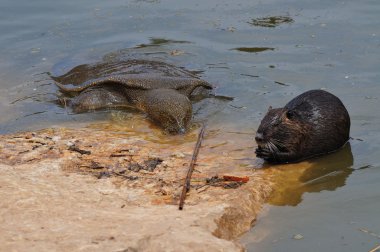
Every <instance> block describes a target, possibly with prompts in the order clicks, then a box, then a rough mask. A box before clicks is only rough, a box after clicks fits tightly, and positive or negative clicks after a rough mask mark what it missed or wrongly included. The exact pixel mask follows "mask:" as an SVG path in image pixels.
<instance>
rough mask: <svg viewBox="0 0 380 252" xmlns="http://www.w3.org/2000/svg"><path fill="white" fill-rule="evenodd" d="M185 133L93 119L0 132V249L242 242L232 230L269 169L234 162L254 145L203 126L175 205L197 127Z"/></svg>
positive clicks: (240, 224)
mask: <svg viewBox="0 0 380 252" xmlns="http://www.w3.org/2000/svg"><path fill="white" fill-rule="evenodd" d="M187 138H188V139H187V140H186V141H185V143H184V142H183V141H166V142H162V141H161V142H159V141H154V140H152V139H148V138H147V137H145V136H144V135H139V136H133V135H126V134H121V133H120V132H112V131H109V130H108V131H105V130H96V129H90V128H83V129H67V128H56V129H47V130H41V131H37V132H25V133H17V134H11V135H2V136H0V188H1V190H0V197H1V200H0V211H1V214H0V218H1V223H2V224H1V226H0V232H1V234H2V235H1V236H0V244H1V248H0V250H2V251H189V250H190V251H244V247H243V246H241V245H240V244H238V243H237V242H236V238H237V237H238V236H240V235H241V234H243V233H244V232H247V231H248V230H249V229H250V228H251V227H252V224H253V222H254V220H255V218H256V216H257V214H258V212H259V211H260V208H261V206H262V204H263V201H264V200H265V199H266V198H267V197H268V195H269V194H270V192H271V183H270V179H269V178H267V176H265V174H264V172H263V171H261V170H255V169H252V168H250V167H249V166H244V165H241V164H239V162H240V161H239V160H241V159H243V158H244V157H246V156H247V155H252V151H250V152H248V151H244V150H243V151H240V152H239V151H232V150H233V149H234V148H236V146H229V145H228V144H227V145H223V146H218V145H217V144H214V145H212V144H213V143H212V139H211V138H208V137H207V135H206V136H205V139H204V141H203V143H202V149H201V151H200V153H199V156H198V161H197V166H196V170H195V171H194V173H193V177H192V181H191V189H190V191H189V193H188V195H187V198H186V201H185V206H184V209H183V210H182V211H179V210H178V201H179V195H180V193H181V190H182V184H183V181H184V178H185V176H186V173H187V170H188V167H189V163H190V161H191V156H192V153H193V148H194V145H195V142H196V139H197V131H194V132H193V133H192V134H190V136H187ZM189 139H190V140H189ZM223 175H233V176H238V177H246V176H247V177H248V178H249V181H248V182H247V183H241V182H234V181H232V182H231V181H223V180H222V179H221V178H223Z"/></svg>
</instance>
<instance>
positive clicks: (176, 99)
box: [141, 89, 192, 134]
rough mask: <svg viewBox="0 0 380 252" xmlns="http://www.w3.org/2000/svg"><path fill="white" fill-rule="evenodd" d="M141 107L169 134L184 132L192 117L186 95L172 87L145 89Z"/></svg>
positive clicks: (190, 106)
mask: <svg viewBox="0 0 380 252" xmlns="http://www.w3.org/2000/svg"><path fill="white" fill-rule="evenodd" d="M141 107H142V109H143V110H144V111H145V112H146V113H147V114H148V116H149V117H150V118H151V119H152V120H153V121H154V122H156V123H157V124H158V125H160V126H161V127H162V128H164V130H166V131H167V132H169V133H171V134H184V133H185V132H186V130H187V128H188V126H189V123H190V120H191V117H192V105H191V102H190V100H189V98H187V96H185V95H183V94H181V93H179V92H178V91H176V90H173V89H152V90H147V95H146V97H145V99H144V101H143V102H142V105H141Z"/></svg>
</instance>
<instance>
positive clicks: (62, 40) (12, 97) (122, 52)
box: [0, 0, 380, 251]
mask: <svg viewBox="0 0 380 252" xmlns="http://www.w3.org/2000/svg"><path fill="white" fill-rule="evenodd" d="M0 2H1V8H0V32H1V36H0V53H1V61H0V114H1V117H0V133H2V134H4V133H8V132H14V131H19V130H34V129H39V128H45V127H51V126H57V125H58V126H62V125H66V126H75V125H87V124H91V123H94V122H99V123H103V124H104V123H107V122H108V123H110V122H113V123H115V122H114V120H111V119H112V113H104V112H103V113H95V114H81V115H72V114H69V113H67V111H66V110H65V109H64V108H61V107H58V106H56V104H54V102H53V101H54V99H55V98H56V92H57V88H56V87H55V86H54V85H53V84H52V81H51V80H50V78H49V76H48V74H47V73H49V72H50V73H55V74H61V73H64V72H65V71H68V70H69V69H70V68H72V67H74V66H76V65H79V64H85V63H93V62H97V61H100V60H107V59H113V58H122V59H126V58H129V57H142V58H145V59H153V60H162V61H165V62H168V63H172V64H175V65H178V66H182V67H185V68H187V69H188V70H192V71H196V72H198V73H199V74H200V76H201V77H202V78H204V79H205V80H207V81H209V82H211V83H213V84H214V85H215V86H216V87H217V88H216V93H217V94H219V95H227V96H233V97H235V100H234V101H232V102H230V103H228V104H219V103H215V102H212V101H208V104H211V105H207V106H210V107H211V108H210V109H207V110H206V112H203V113H202V111H200V112H199V113H198V114H197V115H196V117H195V121H197V120H204V119H205V118H207V120H208V122H209V125H210V126H209V127H210V128H213V129H217V130H220V131H221V132H223V131H231V132H240V133H251V135H252V144H249V145H247V146H243V147H253V146H254V143H253V134H254V132H255V131H256V129H257V127H258V125H259V123H260V120H261V118H262V116H263V112H265V111H266V110H267V108H268V106H270V105H272V106H274V107H276V106H283V105H284V104H285V103H286V102H287V101H289V100H290V99H292V98H293V97H294V96H296V95H298V94H299V93H301V92H303V91H306V90H309V89H316V88H325V89H326V90H328V91H330V92H332V93H334V94H336V95H337V96H338V97H340V98H341V100H342V101H343V102H344V104H345V105H346V107H347V109H348V111H349V113H350V115H351V120H352V128H351V136H352V138H353V139H352V140H351V142H350V146H349V147H350V148H349V147H346V149H344V150H342V151H341V152H338V153H336V154H334V155H331V156H328V157H324V158H320V159H315V160H312V162H311V163H309V162H303V163H300V164H297V165H288V166H286V165H285V166H276V167H269V171H270V172H271V173H273V175H274V177H275V179H276V181H277V184H278V185H279V186H278V188H276V192H275V194H274V195H273V197H272V199H271V200H270V201H269V202H268V204H267V206H266V210H265V211H264V213H263V214H262V216H261V217H260V218H259V221H258V222H257V223H256V224H257V225H256V227H255V228H254V229H253V230H252V232H250V233H249V234H247V235H246V236H245V237H243V238H242V241H243V242H245V243H246V244H247V247H248V250H249V251H369V250H370V249H372V248H374V247H375V246H376V245H377V244H379V243H380V238H379V235H380V218H379V215H380V214H379V213H380V210H379V209H380V203H379V202H380V193H379V189H380V182H379V181H380V169H379V167H380V159H379V156H380V134H378V131H379V129H380V126H379V125H380V124H379V123H380V112H379V105H380V102H379V98H380V97H379V96H380V85H379V83H380V81H379V80H380V73H379V72H380V71H379V69H380V19H379V13H380V2H379V1H375V0H364V1H360V2H359V1H310V0H308V1H291V0H290V1H285V2H284V1H279V0H270V1H248V0H237V1H220V0H218V1H217V0H212V1H174V0H168V1H159V0H158V1H154V0H153V1H138V0H136V1H118V0H115V1H96V0H92V1H89V0H87V1H80V2H78V1H70V0H69V1H60V2H58V1H41V0H36V1H25V0H21V1H10V0H1V1H0ZM210 111H212V113H211V112H210ZM133 118H134V117H133V116H132V117H130V116H128V119H130V120H134V119H133ZM129 122H130V121H129ZM147 123H148V122H147ZM144 130H145V131H149V128H144ZM241 135H242V138H247V135H245V134H241ZM227 136H228V135H227ZM219 137H220V138H222V137H223V135H222V136H219ZM253 155H254V153H253V150H252V157H253ZM248 158H250V157H248ZM248 160H249V159H248ZM251 160H253V161H249V162H252V164H253V165H255V166H257V167H260V166H261V165H260V163H256V162H255V161H254V159H251ZM366 231H367V232H366ZM297 234H301V235H302V239H299V240H297V239H293V236H294V235H297ZM297 237H298V238H299V237H300V236H297Z"/></svg>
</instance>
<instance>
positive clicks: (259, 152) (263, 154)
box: [255, 147, 272, 160]
mask: <svg viewBox="0 0 380 252" xmlns="http://www.w3.org/2000/svg"><path fill="white" fill-rule="evenodd" d="M255 153H256V156H257V157H259V158H263V159H265V160H267V159H269V158H270V157H271V156H272V153H271V152H270V151H269V150H268V149H266V148H261V147H257V148H256V150H255Z"/></svg>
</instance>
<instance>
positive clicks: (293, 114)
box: [285, 110, 296, 120]
mask: <svg viewBox="0 0 380 252" xmlns="http://www.w3.org/2000/svg"><path fill="white" fill-rule="evenodd" d="M285 115H286V118H288V119H289V120H292V119H294V117H295V116H296V112H294V111H292V110H288V111H286V113H285Z"/></svg>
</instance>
